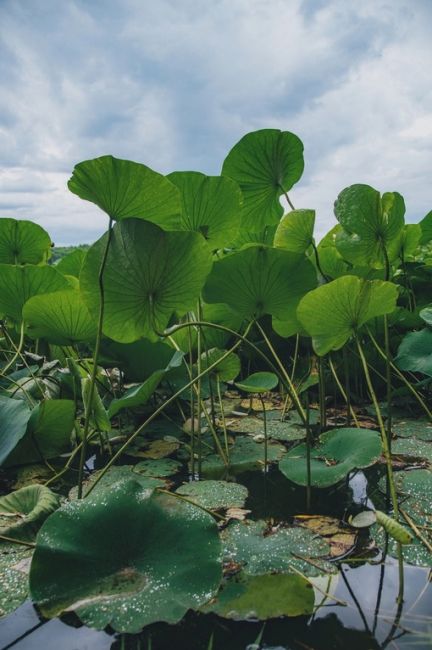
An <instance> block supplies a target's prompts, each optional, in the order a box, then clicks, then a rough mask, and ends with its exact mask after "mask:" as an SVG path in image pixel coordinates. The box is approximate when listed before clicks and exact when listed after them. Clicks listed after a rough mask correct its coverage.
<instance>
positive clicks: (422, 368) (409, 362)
mask: <svg viewBox="0 0 432 650" xmlns="http://www.w3.org/2000/svg"><path fill="white" fill-rule="evenodd" d="M395 363H396V365H397V366H398V368H400V369H401V370H409V371H410V372H421V373H422V374H423V375H427V376H428V377H432V330H431V329H430V328H429V327H426V328H425V329H424V330H420V331H419V332H409V333H408V334H406V335H405V336H404V338H403V340H402V343H401V344H400V346H399V349H398V353H397V357H396V359H395Z"/></svg>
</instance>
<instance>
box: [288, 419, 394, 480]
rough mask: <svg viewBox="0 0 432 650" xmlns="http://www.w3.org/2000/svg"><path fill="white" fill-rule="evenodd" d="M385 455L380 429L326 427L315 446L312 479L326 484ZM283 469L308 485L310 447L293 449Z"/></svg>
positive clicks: (289, 476)
mask: <svg viewBox="0 0 432 650" xmlns="http://www.w3.org/2000/svg"><path fill="white" fill-rule="evenodd" d="M380 456H381V438H380V435H379V433H377V432H376V431H372V430H370V429H354V428H341V429H333V430H332V431H326V432H325V433H323V434H322V435H321V436H320V437H319V440H318V444H317V445H315V447H313V448H312V449H311V463H310V467H311V483H312V485H313V486H314V487H317V488H325V487H329V486H330V485H335V484H336V483H339V481H342V480H344V479H345V477H346V476H347V475H348V474H349V472H351V471H352V470H353V469H363V468H365V467H370V466H371V465H373V464H374V463H376V461H377V460H378V459H379V457H380ZM279 469H280V471H281V472H282V474H284V476H286V477H287V478H288V479H289V480H290V481H293V482H294V483H297V485H307V482H308V481H307V447H306V444H304V443H302V444H300V445H297V446H296V447H293V448H292V449H290V451H289V452H288V453H287V454H286V455H285V457H284V458H283V459H282V460H281V461H280V463H279Z"/></svg>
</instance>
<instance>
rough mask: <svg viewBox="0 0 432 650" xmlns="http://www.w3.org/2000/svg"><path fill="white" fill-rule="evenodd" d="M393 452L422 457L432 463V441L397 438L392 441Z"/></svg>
mask: <svg viewBox="0 0 432 650" xmlns="http://www.w3.org/2000/svg"><path fill="white" fill-rule="evenodd" d="M392 454H395V455H398V456H399V455H401V456H412V457H414V458H421V459H422V460H426V461H427V462H428V463H429V464H432V442H426V441H424V440H418V439H417V438H396V440H393V441H392Z"/></svg>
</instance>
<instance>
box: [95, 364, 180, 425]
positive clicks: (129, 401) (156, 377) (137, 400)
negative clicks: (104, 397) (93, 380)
mask: <svg viewBox="0 0 432 650" xmlns="http://www.w3.org/2000/svg"><path fill="white" fill-rule="evenodd" d="M182 361H183V352H174V354H173V355H172V358H171V360H170V361H169V363H168V365H167V367H166V368H163V369H161V370H156V371H155V372H154V373H153V374H152V375H150V377H149V378H148V379H146V380H145V382H143V383H142V384H139V385H138V386H134V387H133V388H129V389H128V390H127V391H125V392H124V393H123V395H122V397H119V398H118V399H113V400H112V402H111V404H110V405H109V408H108V414H109V417H110V418H112V417H114V415H117V413H118V412H119V411H121V410H122V409H125V408H129V409H132V408H134V407H137V406H142V405H143V404H145V403H146V402H148V400H149V399H150V397H151V396H152V395H153V393H154V392H155V390H156V388H157V387H158V386H159V384H160V382H161V381H162V379H163V378H164V377H165V375H166V373H167V372H169V370H171V369H172V368H178V367H179V366H180V365H181V364H182Z"/></svg>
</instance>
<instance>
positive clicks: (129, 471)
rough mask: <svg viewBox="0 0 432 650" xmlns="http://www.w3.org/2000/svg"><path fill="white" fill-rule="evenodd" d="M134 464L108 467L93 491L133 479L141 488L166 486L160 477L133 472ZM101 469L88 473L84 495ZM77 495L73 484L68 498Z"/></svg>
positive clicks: (71, 498) (84, 485)
mask: <svg viewBox="0 0 432 650" xmlns="http://www.w3.org/2000/svg"><path fill="white" fill-rule="evenodd" d="M134 470H135V466H134V465H113V466H112V467H110V468H109V469H108V471H107V472H106V473H105V474H104V475H103V476H102V478H101V479H100V481H99V482H98V484H97V485H96V487H95V488H94V492H98V491H102V492H103V491H107V489H109V488H111V487H112V486H113V485H116V484H117V483H121V482H123V481H130V480H132V479H134V480H135V481H137V483H139V484H140V485H141V487H142V488H143V489H152V490H153V489H155V488H157V487H163V488H165V487H166V484H165V481H163V480H162V479H161V478H157V477H152V476H146V475H145V474H141V473H140V472H135V471H134ZM101 473H102V470H97V471H96V472H93V473H92V474H90V476H89V477H88V478H87V479H86V480H85V481H84V483H83V494H84V496H85V495H86V493H87V492H88V490H89V488H91V487H92V485H93V483H94V482H95V481H96V480H97V479H98V478H99V476H100V475H101ZM77 496H78V487H77V486H75V487H73V488H72V489H71V490H70V491H69V499H70V500H71V501H73V500H74V499H76V498H77Z"/></svg>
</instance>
